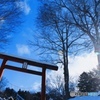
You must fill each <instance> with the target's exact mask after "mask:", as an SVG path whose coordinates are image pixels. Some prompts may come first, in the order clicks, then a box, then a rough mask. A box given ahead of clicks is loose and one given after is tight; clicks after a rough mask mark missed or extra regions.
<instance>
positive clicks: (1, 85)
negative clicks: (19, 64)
mask: <svg viewBox="0 0 100 100" xmlns="http://www.w3.org/2000/svg"><path fill="white" fill-rule="evenodd" d="M5 86H7V80H6V78H4V77H2V78H1V80H0V91H2V90H3V89H5Z"/></svg>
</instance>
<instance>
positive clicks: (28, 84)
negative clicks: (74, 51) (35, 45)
mask: <svg viewBox="0 0 100 100" xmlns="http://www.w3.org/2000/svg"><path fill="white" fill-rule="evenodd" d="M20 5H21V6H22V7H21V10H23V12H24V18H23V20H24V23H22V25H21V27H20V28H19V30H18V31H17V32H16V33H14V34H13V35H11V40H10V43H9V45H8V46H7V47H6V49H5V51H4V52H5V53H6V54H10V55H15V56H21V57H24V58H31V59H37V58H36V55H35V53H34V52H32V51H31V50H30V47H29V45H28V40H29V39H30V38H31V36H32V34H33V33H32V29H34V26H35V18H36V15H37V12H38V9H37V8H38V6H39V3H38V2H37V0H25V1H24V2H20ZM20 5H19V6H20ZM1 52H2V51H1ZM3 76H4V77H6V79H7V80H8V86H10V87H11V88H15V89H16V90H18V89H19V88H21V89H23V90H31V91H32V89H33V88H34V89H37V88H36V86H37V84H36V83H37V82H38V83H40V81H41V77H40V76H37V77H36V75H30V74H26V73H21V72H16V71H11V70H4V74H3ZM34 89H33V91H34Z"/></svg>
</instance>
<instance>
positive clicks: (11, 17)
mask: <svg viewBox="0 0 100 100" xmlns="http://www.w3.org/2000/svg"><path fill="white" fill-rule="evenodd" d="M21 1H22V0H0V48H1V49H2V48H4V45H6V43H8V41H9V38H10V35H11V33H12V32H15V29H16V28H17V27H18V26H19V24H20V23H21V22H22V21H21V15H22V11H21V9H20V7H19V6H18V5H17V4H18V2H21Z"/></svg>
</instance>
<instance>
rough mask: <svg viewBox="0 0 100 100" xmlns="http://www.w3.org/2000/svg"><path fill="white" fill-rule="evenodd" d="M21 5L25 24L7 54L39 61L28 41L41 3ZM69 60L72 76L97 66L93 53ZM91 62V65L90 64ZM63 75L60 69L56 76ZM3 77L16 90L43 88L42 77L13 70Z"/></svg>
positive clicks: (28, 1) (31, 2)
mask: <svg viewBox="0 0 100 100" xmlns="http://www.w3.org/2000/svg"><path fill="white" fill-rule="evenodd" d="M21 5H22V8H21V9H22V10H23V12H24V14H25V16H24V18H23V20H25V22H24V23H23V24H22V26H21V27H20V29H19V31H18V32H16V33H15V34H13V35H12V36H11V41H10V43H9V45H8V46H7V47H6V50H5V53H7V54H11V55H15V56H21V57H24V58H31V59H33V60H37V59H38V55H37V54H36V53H35V52H33V51H32V50H31V48H30V47H29V45H28V40H29V39H30V38H32V34H33V31H32V30H34V28H35V19H36V15H37V12H38V6H39V3H38V2H37V0H25V1H24V2H21ZM69 60H70V63H69V68H70V75H71V76H77V75H79V74H81V73H82V72H83V71H89V70H91V69H92V68H93V67H96V65H97V59H96V55H95V54H94V53H93V52H91V53H90V54H86V53H85V54H82V55H80V56H76V57H75V59H72V58H69ZM89 62H91V63H90V64H89ZM73 66H74V67H73ZM62 73H63V72H62V69H59V70H58V72H56V74H61V75H62V77H63V74H62ZM49 75H52V77H54V75H55V72H52V71H51V72H50V73H47V76H49ZM3 76H4V77H6V79H7V80H8V86H10V87H11V88H14V89H15V90H18V89H22V90H29V91H36V90H38V89H39V88H40V87H38V86H41V85H40V82H41V77H40V76H36V75H31V74H26V73H21V72H16V71H11V70H5V71H4V74H3Z"/></svg>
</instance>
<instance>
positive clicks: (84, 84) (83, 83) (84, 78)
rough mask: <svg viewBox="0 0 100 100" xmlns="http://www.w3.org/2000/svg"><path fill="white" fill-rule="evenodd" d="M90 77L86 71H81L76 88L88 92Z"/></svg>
mask: <svg viewBox="0 0 100 100" xmlns="http://www.w3.org/2000/svg"><path fill="white" fill-rule="evenodd" d="M91 79H92V77H91V76H90V75H88V73H86V72H83V73H82V74H81V75H80V77H79V81H78V82H79V83H78V88H79V91H81V92H90V88H91V86H90V84H89V83H90V80H91Z"/></svg>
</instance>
